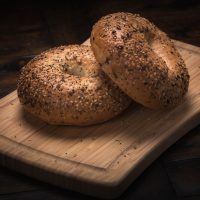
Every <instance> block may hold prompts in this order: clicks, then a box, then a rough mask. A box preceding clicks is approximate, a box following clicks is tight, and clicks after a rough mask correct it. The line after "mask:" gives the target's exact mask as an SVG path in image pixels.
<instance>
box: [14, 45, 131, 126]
mask: <svg viewBox="0 0 200 200" xmlns="http://www.w3.org/2000/svg"><path fill="white" fill-rule="evenodd" d="M17 91H18V97H19V99H20V102H21V103H22V105H23V106H24V108H25V109H26V110H27V111H29V112H30V113H32V114H34V115H36V116H38V117H39V118H41V119H43V120H44V121H46V122H48V123H49V124H71V125H89V124H95V123H99V122H102V121H106V120H108V119H110V118H112V117H114V116H115V115H117V114H119V113H120V112H121V111H123V110H124V109H125V108H126V107H127V106H128V105H129V104H130V98H129V97H128V96H127V95H125V94H124V93H123V92H122V91H121V90H120V89H119V88H118V86H116V85H115V84H114V83H113V82H112V81H111V80H110V79H109V78H108V77H107V75H105V73H104V72H103V71H102V70H101V69H100V67H99V65H98V63H97V61H96V59H95V57H94V55H93V52H92V51H91V48H90V47H89V46H85V45H68V46H61V47H57V48H53V49H50V50H48V51H46V52H43V53H42V54H40V55H38V56H36V57H35V58H34V59H33V60H31V61H30V62H29V63H28V64H27V65H26V66H24V67H23V68H22V70H21V74H20V77H19V81H18V90H17Z"/></svg>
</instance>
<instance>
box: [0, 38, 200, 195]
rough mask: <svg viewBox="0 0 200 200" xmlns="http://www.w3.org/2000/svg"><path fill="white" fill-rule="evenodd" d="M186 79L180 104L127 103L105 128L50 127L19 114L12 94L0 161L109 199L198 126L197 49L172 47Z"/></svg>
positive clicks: (1, 120) (2, 119)
mask: <svg viewBox="0 0 200 200" xmlns="http://www.w3.org/2000/svg"><path fill="white" fill-rule="evenodd" d="M175 44H176V46H177V48H178V49H179V51H180V53H181V54H182V56H183V58H184V60H185V62H186V64H187V66H188V68H189V73H190V76H191V81H190V87H189V92H188V94H187V96H186V98H185V100H184V102H183V103H182V104H181V105H180V106H178V107H176V108H175V109H171V110H167V111H164V110H160V111H152V110H149V109H146V108H144V107H142V106H140V105H137V104H134V103H133V104H132V105H131V106H130V107H129V108H128V109H127V110H126V111H125V112H124V113H122V114H121V115H119V116H118V117H116V118H114V119H113V120H110V121H108V122H106V123H103V124H100V125H95V126H88V127H73V126H49V125H47V124H46V123H44V122H43V121H40V120H39V119H36V118H34V117H33V116H31V115H29V114H28V113H26V112H24V111H23V109H22V107H21V105H20V104H19V101H18V98H17V95H16V91H14V92H12V93H11V94H9V95H7V96H6V97H4V98H2V99H1V100H0V109H1V114H0V134H1V135H0V153H1V157H0V162H1V164H2V165H4V166H6V167H8V168H11V169H14V170H16V171H19V172H21V173H24V174H26V175H28V176H32V177H35V178H37V179H40V180H43V181H46V182H49V183H53V184H55V185H58V186H60V187H64V188H69V189H72V190H75V191H79V192H82V193H86V194H90V195H94V196H98V197H104V198H114V197H117V196H119V195H120V194H121V193H122V192H123V191H124V190H125V189H126V188H127V187H128V185H129V184H130V183H131V182H132V181H133V180H134V179H135V178H136V177H137V176H138V175H139V174H140V173H141V172H142V171H143V170H144V169H145V168H146V167H147V166H148V165H149V164H150V163H151V162H152V161H153V160H155V159H156V158H157V157H158V156H159V155H160V154H161V153H162V152H163V151H164V150H165V149H166V148H167V147H169V146H170V145H171V144H173V143H174V142H175V141H176V140H177V139H179V138H180V137H182V136H183V135H184V134H185V133H187V132H188V131H189V130H190V129H192V128H193V127H195V126H196V125H197V124H198V123H199V117H200V94H199V91H200V80H199V78H198V76H199V75H200V68H199V62H200V56H199V55H200V50H199V48H197V47H194V46H191V45H188V44H185V43H181V42H178V41H176V42H175Z"/></svg>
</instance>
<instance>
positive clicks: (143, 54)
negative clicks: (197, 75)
mask: <svg viewBox="0 0 200 200" xmlns="http://www.w3.org/2000/svg"><path fill="white" fill-rule="evenodd" d="M90 42H91V46H92V50H93V51H94V55H95V57H96V59H97V61H98V62H99V63H100V66H101V68H102V69H103V71H104V72H105V73H106V74H107V75H108V76H109V77H110V78H111V79H112V80H113V82H115V83H116V84H117V85H118V86H119V87H120V88H121V89H122V90H123V91H124V92H125V93H126V94H127V95H129V96H130V97H131V98H132V99H133V100H134V101H136V102H138V103H140V104H142V105H144V106H147V107H149V108H154V109H158V108H165V107H173V106H176V105H178V104H179V103H180V102H181V101H182V100H183V98H184V95H185V94H186V92H187V90H188V85H189V74H188V70H187V68H186V65H185V63H184V61H183V59H182V58H181V56H180V54H179V53H178V51H177V50H176V48H175V46H174V44H173V42H172V41H171V40H170V39H169V38H168V37H167V35H166V34H165V33H164V32H162V31H161V30H159V29H158V28H157V27H156V26H155V25H153V24H152V23H151V22H149V21H148V20H147V19H145V18H142V17H140V16H139V15H134V14H131V13H114V14H110V15H107V16H105V17H102V18H101V19H100V20H99V21H98V22H97V23H96V24H95V25H94V26H93V29H92V32H91V37H90Z"/></svg>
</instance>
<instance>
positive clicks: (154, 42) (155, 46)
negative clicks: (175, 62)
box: [145, 32, 171, 67]
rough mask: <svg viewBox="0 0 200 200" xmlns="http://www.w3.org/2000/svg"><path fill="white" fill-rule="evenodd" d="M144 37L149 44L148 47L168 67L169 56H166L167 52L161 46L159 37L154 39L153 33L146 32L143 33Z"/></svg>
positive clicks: (169, 62)
mask: <svg viewBox="0 0 200 200" xmlns="http://www.w3.org/2000/svg"><path fill="white" fill-rule="evenodd" d="M145 39H146V41H147V43H148V45H149V46H150V48H151V49H152V50H153V52H154V53H155V54H156V55H157V56H158V57H159V58H160V59H162V60H163V61H164V62H165V63H166V65H167V66H168V67H170V64H171V61H170V58H168V56H167V52H166V50H165V48H163V45H162V44H161V43H160V40H159V39H155V35H154V34H152V33H150V32H148V33H146V34H145Z"/></svg>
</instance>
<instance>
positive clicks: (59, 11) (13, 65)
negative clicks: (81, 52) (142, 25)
mask: <svg viewBox="0 0 200 200" xmlns="http://www.w3.org/2000/svg"><path fill="white" fill-rule="evenodd" d="M117 11H128V12H134V13H139V14H141V15H142V16H144V17H146V18H148V19H150V20H151V21H152V22H154V23H155V24H156V25H157V26H158V27H160V28H161V29H162V30H163V31H165V32H166V33H167V34H168V35H169V36H170V37H171V38H173V39H176V40H180V41H182V42H186V43H189V44H193V45H196V46H200V1H194V0H190V1H189V0H188V1H186V0H163V1H158V0H156V1H147V0H141V1H139V0H138V1H136V0H135V1H134V0H132V1H128V0H118V1H117V0H116V1H114V0H102V1H95V0H93V1H89V0H85V1H84V0H82V1H81V0H80V1H65V2H64V1H40V2H36V1H0V97H3V96H5V95H7V94H8V93H10V92H11V91H13V90H14V89H16V81H17V76H18V74H19V69H20V68H21V67H22V66H23V65H24V64H25V63H26V62H27V61H29V60H30V59H31V58H33V57H34V56H35V55H37V54H39V53H40V52H42V51H44V50H45V49H48V48H50V47H54V46H59V45H63V44H73V43H82V42H83V41H84V40H86V39H87V38H88V37H89V35H90V31H91V28H92V25H93V24H94V23H95V22H96V21H97V20H98V19H99V18H100V17H101V16H103V15H105V14H108V13H112V12H117ZM44 198H48V199H49V200H52V199H58V200H59V199H67V200H69V199H70V200H71V199H73V200H74V199H88V200H89V199H93V198H91V197H88V196H84V195H80V194H78V193H74V192H71V191H68V190H61V189H58V188H56V187H54V186H50V185H47V184H44V183H41V182H38V181H36V180H32V179H31V178H27V177H24V176H22V175H20V174H17V173H14V172H11V171H9V170H7V169H5V168H3V167H1V166H0V199H3V200H4V199H6V200H10V199H20V200H23V199H44ZM120 199H126V200H128V199H136V200H138V199H148V200H149V199H154V200H158V199H159V200H162V199H166V200H168V199H170V200H173V199H179V200H200V126H199V127H197V128H195V129H194V130H193V131H191V132H190V133H188V134H187V135H186V136H184V137H183V138H182V139H181V140H179V141H178V142H177V143H176V144H174V145H173V146H172V147H170V149H169V150H167V151H166V152H165V153H164V154H163V155H162V156H161V157H160V158H159V159H157V160H156V161H155V162H154V163H153V164H152V165H151V166H150V167H149V168H148V169H147V170H145V172H144V173H143V174H142V175H141V176H140V177H139V178H138V179H137V180H136V181H135V182H134V183H133V184H132V185H131V186H130V187H129V188H128V190H127V191H126V192H125V193H124V194H123V195H122V196H121V197H120Z"/></svg>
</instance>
